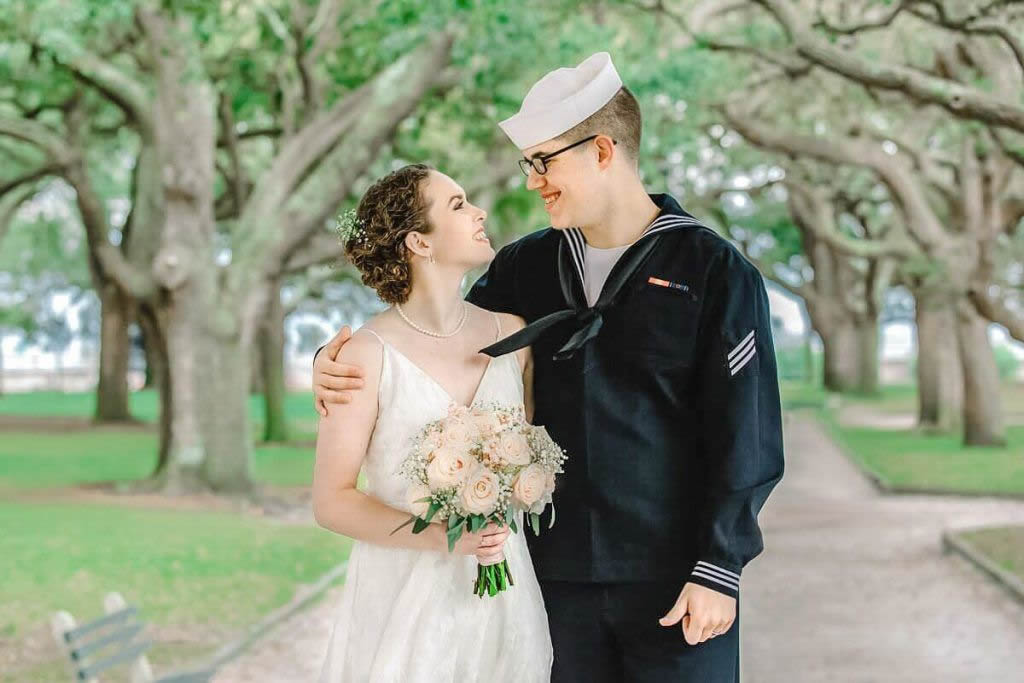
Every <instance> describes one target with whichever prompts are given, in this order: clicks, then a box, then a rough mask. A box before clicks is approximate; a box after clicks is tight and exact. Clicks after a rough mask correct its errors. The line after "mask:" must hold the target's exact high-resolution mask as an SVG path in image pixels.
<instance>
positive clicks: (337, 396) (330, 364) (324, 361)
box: [313, 325, 363, 416]
mask: <svg viewBox="0 0 1024 683" xmlns="http://www.w3.org/2000/svg"><path fill="white" fill-rule="evenodd" d="M351 338H352V331H351V329H350V328H349V326H348V325H345V326H344V327H342V328H341V330H339V331H338V333H337V334H336V335H334V337H333V338H332V339H331V340H330V341H329V342H327V344H326V345H325V346H324V347H322V348H321V349H320V351H318V352H317V354H316V357H315V358H314V359H313V406H314V407H315V408H316V411H317V412H318V413H320V414H321V415H323V416H326V415H327V405H326V404H327V403H348V402H350V401H351V400H352V397H351V395H350V394H349V393H348V392H349V391H351V390H354V389H361V388H362V387H363V369H362V368H361V367H359V366H358V365H350V364H347V363H338V362H337V360H336V359H337V357H338V352H340V351H341V347H342V346H344V345H345V344H346V343H347V342H348V340H349V339H351Z"/></svg>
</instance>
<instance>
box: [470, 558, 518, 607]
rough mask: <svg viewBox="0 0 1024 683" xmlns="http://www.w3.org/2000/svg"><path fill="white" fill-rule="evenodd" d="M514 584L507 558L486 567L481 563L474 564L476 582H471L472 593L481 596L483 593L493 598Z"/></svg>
mask: <svg viewBox="0 0 1024 683" xmlns="http://www.w3.org/2000/svg"><path fill="white" fill-rule="evenodd" d="M514 585H516V584H515V582H514V581H513V580H512V572H511V571H510V570H509V568H508V560H502V561H501V562H499V563H498V564H490V565H487V566H486V567H485V566H484V565H482V564H478V565H477V566H476V582H475V583H474V584H473V594H474V595H476V596H478V597H481V598H482V597H484V594H487V595H489V596H490V597H492V598H493V597H494V596H495V595H497V594H498V593H501V592H502V591H505V590H508V588H509V587H510V586H514Z"/></svg>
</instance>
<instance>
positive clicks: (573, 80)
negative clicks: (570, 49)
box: [498, 52, 622, 149]
mask: <svg viewBox="0 0 1024 683" xmlns="http://www.w3.org/2000/svg"><path fill="white" fill-rule="evenodd" d="M620 88H622V79H621V78H619V74H618V72H617V71H616V70H615V65H614V64H612V57H611V55H610V54H608V53H607V52H598V53H596V54H593V55H591V56H589V57H587V58H586V59H584V60H583V61H582V62H580V64H579V66H577V67H576V68H568V67H564V68H561V69H555V70H554V71H551V72H550V73H548V74H547V75H546V76H544V78H542V79H540V80H539V81H537V83H536V84H535V85H534V86H533V87H532V88H530V92H528V93H526V97H525V98H524V99H523V106H522V107H520V109H519V113H518V114H516V115H515V116H512V117H510V118H507V119H505V120H504V121H502V122H501V123H499V124H498V125H499V126H501V129H502V130H503V131H505V135H507V136H508V137H509V139H511V140H512V142H513V144H515V146H516V147H518V148H519V149H527V148H529V147H533V146H534V145H539V144H540V143H542V142H546V141H548V140H550V139H552V138H556V137H558V136H559V135H561V134H562V133H564V132H565V131H567V130H569V129H570V128H572V127H573V126H575V125H577V124H579V123H582V122H583V121H585V120H586V119H587V118H588V117H589V116H591V115H592V114H594V113H595V112H596V111H597V110H598V109H600V108H601V107H603V106H604V105H606V104H607V103H608V102H609V100H611V99H612V98H613V97H615V94H616V93H617V92H619V89H620Z"/></svg>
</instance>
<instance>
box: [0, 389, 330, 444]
mask: <svg viewBox="0 0 1024 683" xmlns="http://www.w3.org/2000/svg"><path fill="white" fill-rule="evenodd" d="M128 403H129V410H130V411H131V414H132V415H133V416H134V417H135V418H136V419H138V420H142V421H143V422H152V423H156V421H157V418H158V416H159V397H158V395H157V392H156V391H154V390H152V389H146V390H143V391H135V392H132V393H131V394H130V396H129V401H128ZM284 407H285V415H286V416H287V419H288V423H289V425H290V427H291V433H290V434H289V437H290V438H291V439H293V440H297V441H311V440H314V439H316V423H317V415H316V412H315V411H314V410H313V393H312V392H310V391H305V392H294V393H289V394H287V395H286V396H285V406H284ZM95 409H96V394H95V392H77V393H62V392H58V391H39V392H32V393H25V394H6V395H2V396H0V415H16V416H23V417H77V418H83V419H89V418H91V417H92V416H93V413H94V411H95ZM249 419H250V421H251V422H252V426H253V436H254V437H255V438H259V437H260V436H261V434H262V424H263V396H262V394H255V395H251V396H249Z"/></svg>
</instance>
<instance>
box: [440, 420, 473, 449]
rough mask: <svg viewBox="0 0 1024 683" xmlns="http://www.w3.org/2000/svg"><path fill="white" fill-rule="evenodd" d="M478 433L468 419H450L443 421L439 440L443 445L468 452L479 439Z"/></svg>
mask: <svg viewBox="0 0 1024 683" xmlns="http://www.w3.org/2000/svg"><path fill="white" fill-rule="evenodd" d="M479 436H480V433H479V431H478V430H477V428H476V424H474V423H473V422H472V421H471V420H470V419H468V418H461V417H452V418H448V419H446V420H445V421H444V430H443V431H442V432H441V438H442V440H443V441H444V443H446V444H448V445H451V446H457V447H459V448H464V449H466V450H469V449H470V448H472V446H473V443H475V442H476V440H477V439H478V438H479Z"/></svg>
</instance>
